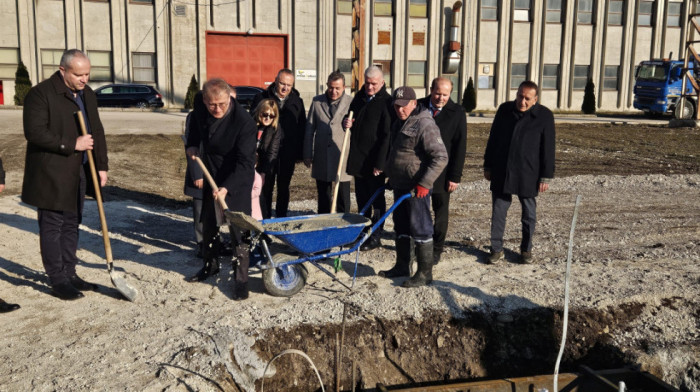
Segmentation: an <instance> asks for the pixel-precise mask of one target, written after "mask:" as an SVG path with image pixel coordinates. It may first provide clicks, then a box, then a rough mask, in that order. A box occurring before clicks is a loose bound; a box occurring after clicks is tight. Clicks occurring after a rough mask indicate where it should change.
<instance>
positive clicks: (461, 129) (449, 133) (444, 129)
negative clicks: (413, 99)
mask: <svg viewBox="0 0 700 392" xmlns="http://www.w3.org/2000/svg"><path fill="white" fill-rule="evenodd" d="M418 103H419V104H420V105H422V106H423V107H425V108H429V107H430V97H429V96H428V97H425V98H422V99H419V100H418ZM433 120H435V124H437V126H438V128H440V137H442V142H443V143H445V149H446V150H447V157H448V159H449V160H448V161H447V167H445V170H444V171H443V172H442V174H440V177H438V179H437V180H435V183H434V184H433V193H445V192H447V183H448V181H451V182H454V183H460V182H461V181H462V171H463V170H464V160H465V158H466V155H467V116H466V115H465V114H464V109H463V108H462V107H461V106H459V105H457V104H456V103H455V102H454V101H453V100H451V99H450V100H448V101H447V103H446V104H445V106H444V107H443V108H442V110H441V111H440V114H438V115H437V117H433Z"/></svg>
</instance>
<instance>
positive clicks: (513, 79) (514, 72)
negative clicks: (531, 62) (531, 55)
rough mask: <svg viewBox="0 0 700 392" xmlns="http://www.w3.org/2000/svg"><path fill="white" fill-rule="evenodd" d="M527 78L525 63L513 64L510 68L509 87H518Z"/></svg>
mask: <svg viewBox="0 0 700 392" xmlns="http://www.w3.org/2000/svg"><path fill="white" fill-rule="evenodd" d="M526 80H527V64H513V65H512V67H511V69H510V88H513V89H516V88H518V87H520V83H522V82H524V81H526Z"/></svg>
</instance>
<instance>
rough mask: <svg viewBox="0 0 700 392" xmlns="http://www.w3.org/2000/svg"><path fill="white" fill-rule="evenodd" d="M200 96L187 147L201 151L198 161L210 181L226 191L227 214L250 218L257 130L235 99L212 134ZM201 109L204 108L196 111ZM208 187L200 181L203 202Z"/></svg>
mask: <svg viewBox="0 0 700 392" xmlns="http://www.w3.org/2000/svg"><path fill="white" fill-rule="evenodd" d="M201 99H202V96H201V93H200V94H198V95H197V96H195V106H194V111H193V115H192V116H193V118H192V120H191V121H194V123H192V125H193V126H191V129H190V134H189V136H188V138H187V147H197V148H199V147H200V143H201V146H202V148H203V149H204V151H203V153H200V155H202V161H203V162H204V164H205V165H206V167H207V169H208V170H209V173H210V174H211V176H212V177H213V178H214V182H216V185H217V186H218V187H223V188H226V190H227V191H228V193H227V194H226V204H227V205H228V208H229V209H230V210H231V211H240V212H243V213H245V214H248V215H250V208H251V192H252V191H253V179H254V176H255V173H254V170H255V144H256V139H257V138H256V132H257V128H256V126H255V122H254V121H253V119H252V118H251V117H250V115H249V114H248V112H247V111H246V110H245V109H244V108H243V105H241V104H239V103H238V102H237V101H236V100H235V99H233V98H231V106H232V107H231V108H230V113H229V114H228V115H227V116H228V118H227V119H225V120H224V122H223V123H222V126H221V127H219V128H218V129H217V130H216V132H214V134H213V135H209V126H210V125H211V124H212V123H213V122H214V121H215V120H216V119H215V118H214V117H213V116H211V115H210V114H209V111H207V110H206V107H205V106H204V105H203V104H198V103H197V100H201ZM201 107H205V109H203V110H202V109H198V108H201ZM211 194H212V188H211V186H210V185H209V183H208V182H207V181H204V202H205V203H207V201H208V200H213V199H212V198H211V197H208V196H207V195H211Z"/></svg>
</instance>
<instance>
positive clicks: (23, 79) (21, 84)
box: [15, 61, 32, 106]
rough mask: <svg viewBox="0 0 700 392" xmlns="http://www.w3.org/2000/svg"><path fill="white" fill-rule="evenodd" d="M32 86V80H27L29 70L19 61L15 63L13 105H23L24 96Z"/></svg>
mask: <svg viewBox="0 0 700 392" xmlns="http://www.w3.org/2000/svg"><path fill="white" fill-rule="evenodd" d="M31 88H32V81H31V80H29V71H27V67H25V66H24V63H22V62H21V61H20V62H19V65H17V72H15V105H18V106H24V98H25V97H26V96H27V94H28V93H29V89H31Z"/></svg>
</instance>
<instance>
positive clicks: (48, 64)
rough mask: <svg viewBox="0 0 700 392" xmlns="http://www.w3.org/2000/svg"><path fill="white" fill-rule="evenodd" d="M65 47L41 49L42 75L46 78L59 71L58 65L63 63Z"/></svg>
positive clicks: (43, 78)
mask: <svg viewBox="0 0 700 392" xmlns="http://www.w3.org/2000/svg"><path fill="white" fill-rule="evenodd" d="M63 52H64V50H63V49H42V50H41V77H42V80H46V79H48V78H50V77H51V75H53V73H54V72H56V71H58V66H59V65H60V64H61V56H63Z"/></svg>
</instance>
